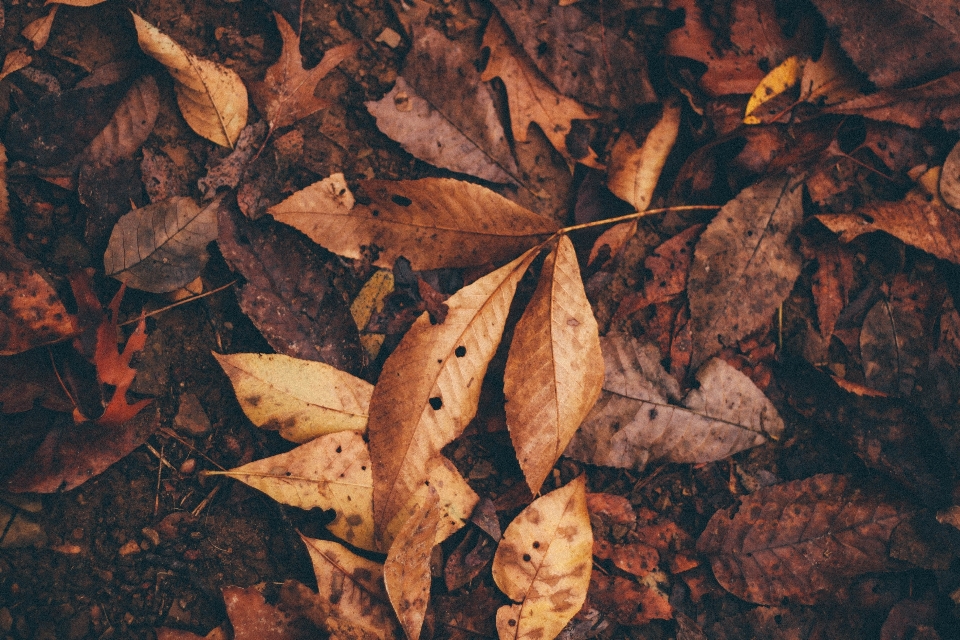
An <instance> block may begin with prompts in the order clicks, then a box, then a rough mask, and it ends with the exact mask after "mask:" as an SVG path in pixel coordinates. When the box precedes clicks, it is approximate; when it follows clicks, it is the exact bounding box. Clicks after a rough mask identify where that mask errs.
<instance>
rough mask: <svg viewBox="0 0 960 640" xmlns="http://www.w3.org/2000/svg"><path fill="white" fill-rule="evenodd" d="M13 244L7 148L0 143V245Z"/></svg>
mask: <svg viewBox="0 0 960 640" xmlns="http://www.w3.org/2000/svg"><path fill="white" fill-rule="evenodd" d="M4 242H5V243H7V244H13V224H12V223H11V221H10V200H9V196H8V194H7V148H6V147H4V146H3V143H2V142H0V243H4Z"/></svg>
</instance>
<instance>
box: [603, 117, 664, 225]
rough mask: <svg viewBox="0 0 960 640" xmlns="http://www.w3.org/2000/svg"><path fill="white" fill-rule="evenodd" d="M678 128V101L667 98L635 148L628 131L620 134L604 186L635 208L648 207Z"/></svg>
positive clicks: (612, 151)
mask: <svg viewBox="0 0 960 640" xmlns="http://www.w3.org/2000/svg"><path fill="white" fill-rule="evenodd" d="M679 131H680V104H679V103H678V102H677V101H675V100H671V101H669V102H667V103H666V104H665V105H664V107H663V114H662V115H661V116H660V120H658V121H657V124H656V125H654V127H653V129H651V130H650V133H648V134H647V137H646V139H645V140H644V141H643V144H641V145H640V146H639V147H638V146H637V143H636V142H635V141H634V139H633V137H632V136H631V135H630V134H629V133H622V134H620V137H619V138H618V139H617V142H616V144H614V146H613V149H611V150H610V167H609V169H608V172H607V187H608V188H609V189H610V191H612V192H613V193H614V195H616V196H617V197H618V198H620V199H621V200H626V201H627V202H629V203H630V204H632V205H633V208H634V209H636V210H637V211H644V210H645V209H646V208H647V207H649V206H650V200H651V199H653V191H654V189H656V188H657V181H658V180H659V179H660V172H661V171H662V170H663V165H664V164H665V163H666V161H667V156H669V155H670V151H671V149H673V143H674V142H676V140H677V134H678V133H679Z"/></svg>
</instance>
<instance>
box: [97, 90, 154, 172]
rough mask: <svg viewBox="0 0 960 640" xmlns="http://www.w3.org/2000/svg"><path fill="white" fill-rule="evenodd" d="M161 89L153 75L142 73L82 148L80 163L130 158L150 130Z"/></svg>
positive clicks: (105, 162) (101, 163)
mask: <svg viewBox="0 0 960 640" xmlns="http://www.w3.org/2000/svg"><path fill="white" fill-rule="evenodd" d="M159 112H160V91H159V89H157V81H156V80H154V79H153V76H141V77H140V78H138V79H137V80H135V81H134V83H133V84H132V85H131V86H130V89H128V90H127V93H126V94H125V95H124V96H123V99H122V100H120V104H119V105H117V108H116V110H115V111H114V112H113V116H111V118H110V121H109V122H108V123H107V124H106V126H104V128H103V129H102V130H101V131H100V133H98V134H97V136H96V137H95V138H94V139H93V140H91V141H90V144H88V145H87V147H86V149H84V150H83V152H82V153H83V160H82V162H83V164H84V165H88V166H89V165H92V166H105V165H111V164H116V163H117V162H119V161H120V160H121V159H123V158H131V157H133V154H135V153H136V152H137V149H139V148H140V146H141V145H142V144H143V143H144V142H145V141H146V139H147V136H149V135H150V132H151V131H153V125H154V123H155V122H156V120H157V115H158V114H159Z"/></svg>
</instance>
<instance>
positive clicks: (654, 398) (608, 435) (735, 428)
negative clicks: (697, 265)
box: [565, 334, 784, 469]
mask: <svg viewBox="0 0 960 640" xmlns="http://www.w3.org/2000/svg"><path fill="white" fill-rule="evenodd" d="M600 344H601V347H602V349H603V359H604V363H605V367H606V378H605V380H604V383H603V393H602V394H601V395H600V400H599V401H597V404H596V405H595V406H594V407H593V409H592V410H591V412H590V414H589V415H588V416H587V417H586V418H585V419H584V421H583V424H582V425H581V427H580V429H579V431H577V434H576V436H574V438H573V440H572V441H571V442H570V446H569V447H567V450H566V452H565V455H567V456H570V457H572V458H576V459H578V460H583V461H584V462H589V463H591V464H600V465H606V466H612V467H623V468H636V469H642V468H643V467H644V466H645V465H646V464H647V462H649V461H650V460H656V459H667V460H670V461H672V462H695V463H700V462H711V461H713V460H720V459H722V458H726V457H727V456H730V455H733V454H734V453H737V452H738V451H743V450H744V449H748V448H750V447H755V446H758V445H761V444H763V443H765V442H766V441H767V440H768V438H774V439H775V438H777V437H779V436H780V434H781V433H782V432H783V428H784V425H783V421H782V420H781V419H780V416H779V415H778V414H777V410H776V409H775V408H774V406H773V405H772V404H771V403H770V401H769V400H768V399H767V398H766V396H764V395H763V392H761V391H760V390H759V389H758V388H757V387H756V385H754V384H753V382H751V381H750V379H749V378H748V377H747V376H745V375H743V374H742V373H740V372H739V371H737V370H736V369H734V368H733V367H731V366H730V365H728V364H727V363H726V362H724V361H722V360H719V359H716V358H715V359H713V360H710V361H709V362H707V363H706V364H705V365H704V366H703V367H701V369H700V371H698V372H697V381H698V382H699V383H700V386H699V388H697V389H694V390H692V391H690V392H689V393H688V394H687V396H686V397H685V398H684V399H683V402H682V406H677V405H676V404H670V403H669V401H670V400H673V401H676V400H678V396H679V387H678V385H677V382H676V380H674V379H673V378H672V377H670V375H669V374H668V373H667V372H666V371H665V370H664V369H663V366H662V365H661V364H660V350H659V349H658V348H657V347H656V346H654V345H652V344H641V343H639V342H637V341H636V340H634V339H632V338H628V337H626V336H623V335H618V334H614V335H608V336H606V337H604V338H601V339H600Z"/></svg>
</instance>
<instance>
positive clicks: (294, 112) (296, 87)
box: [250, 12, 360, 130]
mask: <svg viewBox="0 0 960 640" xmlns="http://www.w3.org/2000/svg"><path fill="white" fill-rule="evenodd" d="M273 15H274V17H275V18H276V21H277V29H279V30H280V37H281V38H282V39H283V49H282V50H281V51H280V59H279V60H277V61H276V62H275V63H274V64H273V66H271V67H270V68H269V69H267V75H266V76H265V77H264V79H263V82H257V83H254V84H253V85H252V86H251V87H250V94H251V97H252V98H253V103H254V104H255V105H257V109H259V110H260V113H262V114H263V116H264V118H266V120H267V123H268V124H269V125H270V129H271V130H273V129H278V128H281V127H286V126H289V125H291V124H293V123H294V122H297V121H298V120H302V119H303V118H306V117H307V116H309V115H311V114H314V113H316V112H317V111H319V110H320V109H324V108H326V107H328V106H330V101H329V100H327V99H325V98H318V97H317V96H316V95H314V90H315V89H316V88H317V83H318V82H320V80H322V79H323V77H324V76H326V75H327V74H328V73H330V72H331V71H332V70H333V68H334V67H336V66H337V65H338V64H340V63H341V62H343V61H344V60H345V59H347V58H349V57H350V56H352V55H354V54H355V53H356V52H357V50H358V49H359V48H360V43H359V42H351V43H349V44H342V45H340V46H338V47H333V48H332V49H329V50H328V51H326V52H325V53H324V54H323V58H322V59H321V60H320V62H319V64H317V66H315V67H313V68H312V69H310V70H307V69H304V68H303V57H302V56H301V55H300V36H299V35H297V34H296V33H295V32H294V30H293V29H292V28H291V27H290V24H289V23H288V22H287V21H286V20H285V19H284V17H283V16H281V15H280V14H279V13H276V12H274V14H273Z"/></svg>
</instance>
